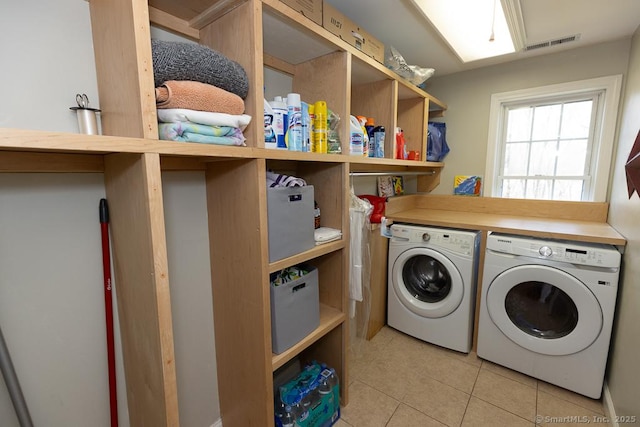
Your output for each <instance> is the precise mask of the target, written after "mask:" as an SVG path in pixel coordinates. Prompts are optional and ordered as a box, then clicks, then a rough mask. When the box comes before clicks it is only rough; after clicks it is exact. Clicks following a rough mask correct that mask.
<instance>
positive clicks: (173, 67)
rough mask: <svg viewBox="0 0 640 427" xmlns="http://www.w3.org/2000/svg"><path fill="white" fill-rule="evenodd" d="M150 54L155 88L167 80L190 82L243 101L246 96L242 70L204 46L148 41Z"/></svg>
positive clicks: (246, 90)
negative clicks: (236, 96) (224, 91)
mask: <svg viewBox="0 0 640 427" xmlns="http://www.w3.org/2000/svg"><path fill="white" fill-rule="evenodd" d="M151 52H152V56H153V78H154V82H155V85H156V87H158V86H160V85H162V83H164V82H166V81H169V80H191V81H197V82H201V83H207V84H210V85H213V86H217V87H219V88H221V89H224V90H226V91H228V92H231V93H235V94H236V95H238V96H239V97H241V98H242V99H244V98H246V97H247V94H248V93H249V79H248V78H247V73H246V72H245V70H244V68H242V66H241V65H240V64H238V63H237V62H235V61H232V60H231V59H229V58H227V57H226V56H224V55H223V54H221V53H220V52H216V51H215V50H213V49H210V48H208V47H206V46H203V45H199V44H195V43H184V42H169V41H163V40H151Z"/></svg>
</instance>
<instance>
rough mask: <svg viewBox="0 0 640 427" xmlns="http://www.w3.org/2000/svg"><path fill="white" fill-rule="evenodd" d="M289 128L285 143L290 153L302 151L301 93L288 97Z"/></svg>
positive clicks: (291, 94)
mask: <svg viewBox="0 0 640 427" xmlns="http://www.w3.org/2000/svg"><path fill="white" fill-rule="evenodd" d="M287 116H288V121H289V123H288V127H287V133H286V135H285V142H286V143H287V147H288V148H289V151H302V104H301V101H300V94H299V93H290V94H288V95H287Z"/></svg>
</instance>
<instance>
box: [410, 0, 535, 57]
mask: <svg viewBox="0 0 640 427" xmlns="http://www.w3.org/2000/svg"><path fill="white" fill-rule="evenodd" d="M412 1H413V3H414V4H415V5H416V6H417V7H418V9H419V10H420V11H421V12H422V14H423V15H424V16H425V18H427V20H428V21H429V22H431V24H432V25H433V26H434V27H435V28H436V30H437V31H438V32H439V33H440V35H441V36H442V38H443V39H444V40H445V41H446V42H447V43H448V44H449V46H450V47H451V48H452V50H453V51H454V52H455V53H456V55H457V56H458V57H459V58H460V60H462V62H471V61H477V60H479V59H484V58H490V57H493V56H500V55H505V54H508V53H514V52H516V51H518V50H521V49H522V47H523V46H524V40H525V33H524V25H523V20H522V11H521V8H520V0H446V1H443V0H412ZM487 23H491V27H492V28H491V29H492V31H491V35H490V37H489V39H487ZM510 30H511V31H510Z"/></svg>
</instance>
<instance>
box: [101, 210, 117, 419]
mask: <svg viewBox="0 0 640 427" xmlns="http://www.w3.org/2000/svg"><path fill="white" fill-rule="evenodd" d="M100 231H101V232H102V233H101V234H102V270H103V273H104V311H105V317H106V324H107V363H108V365H109V407H110V410H111V427H117V426H118V401H117V399H116V356H115V346H114V338H113V297H112V286H111V255H110V251H109V206H108V205H107V200H106V199H100Z"/></svg>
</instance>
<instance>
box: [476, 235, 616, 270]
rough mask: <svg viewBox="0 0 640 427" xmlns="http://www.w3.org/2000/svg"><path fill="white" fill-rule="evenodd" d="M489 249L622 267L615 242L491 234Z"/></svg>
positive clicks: (602, 265)
mask: <svg viewBox="0 0 640 427" xmlns="http://www.w3.org/2000/svg"><path fill="white" fill-rule="evenodd" d="M487 249H488V250H493V251H496V252H502V253H505V254H511V255H522V256H528V257H534V258H539V259H548V260H551V261H558V262H569V263H571V264H581V265H590V266H595V267H611V268H617V267H619V266H620V252H618V250H617V249H616V248H615V247H613V246H611V245H603V244H598V243H584V242H572V241H564V240H544V239H537V238H534V237H531V238H528V237H523V236H514V235H506V234H498V233H491V234H490V235H489V237H488V238H487Z"/></svg>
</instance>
